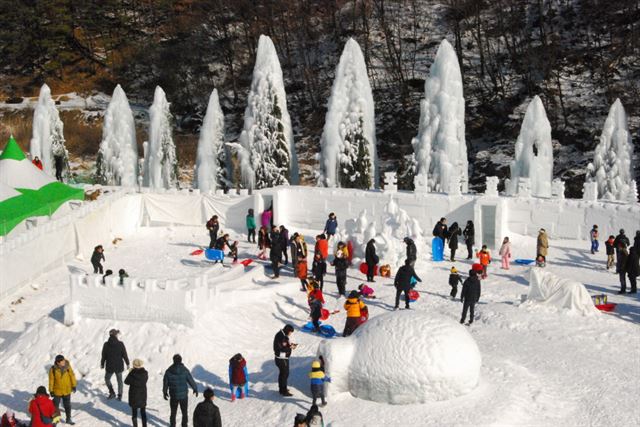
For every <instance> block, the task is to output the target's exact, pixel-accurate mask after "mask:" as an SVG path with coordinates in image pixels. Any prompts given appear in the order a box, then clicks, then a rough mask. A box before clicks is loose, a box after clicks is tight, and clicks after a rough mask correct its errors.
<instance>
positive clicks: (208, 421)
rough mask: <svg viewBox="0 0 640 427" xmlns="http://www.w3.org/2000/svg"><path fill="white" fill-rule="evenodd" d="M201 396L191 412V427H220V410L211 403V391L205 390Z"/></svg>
mask: <svg viewBox="0 0 640 427" xmlns="http://www.w3.org/2000/svg"><path fill="white" fill-rule="evenodd" d="M203 396H204V400H203V401H202V402H200V403H198V404H197V405H196V409H195V411H193V427H222V419H221V418H220V409H218V407H217V406H216V405H215V404H214V403H213V396H214V393H213V389H211V388H207V389H206V390H205V391H204V394H203Z"/></svg>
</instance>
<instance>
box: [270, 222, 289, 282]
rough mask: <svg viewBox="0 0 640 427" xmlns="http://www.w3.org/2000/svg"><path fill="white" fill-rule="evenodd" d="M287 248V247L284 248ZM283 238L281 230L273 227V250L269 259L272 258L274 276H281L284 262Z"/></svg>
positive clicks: (275, 277)
mask: <svg viewBox="0 0 640 427" xmlns="http://www.w3.org/2000/svg"><path fill="white" fill-rule="evenodd" d="M284 250H286V248H284ZM282 251H283V247H282V239H281V238H280V231H279V230H278V228H277V227H273V231H272V232H271V252H269V259H270V260H271V268H272V269H273V278H274V279H277V278H278V277H280V263H282Z"/></svg>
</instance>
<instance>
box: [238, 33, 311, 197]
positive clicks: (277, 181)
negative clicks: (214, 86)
mask: <svg viewBox="0 0 640 427" xmlns="http://www.w3.org/2000/svg"><path fill="white" fill-rule="evenodd" d="M235 147H236V149H238V152H239V154H240V168H241V171H242V181H243V183H244V186H245V187H246V188H258V189H259V188H266V187H274V186H276V185H283V184H289V183H291V184H297V183H298V160H297V156H296V151H295V145H294V143H293V130H292V128H291V118H290V117H289V112H288V111H287V95H286V93H285V90H284V80H283V78H282V69H281V68H280V61H279V60H278V54H277V52H276V48H275V46H274V45H273V42H272V41H271V39H270V38H269V37H267V36H265V35H261V36H260V40H259V41H258V52H257V54H256V65H255V67H254V68H253V80H252V82H251V91H250V92H249V96H248V98H247V108H246V109H245V112H244V128H243V130H242V133H241V134H240V145H239V146H238V145H236V146H235Z"/></svg>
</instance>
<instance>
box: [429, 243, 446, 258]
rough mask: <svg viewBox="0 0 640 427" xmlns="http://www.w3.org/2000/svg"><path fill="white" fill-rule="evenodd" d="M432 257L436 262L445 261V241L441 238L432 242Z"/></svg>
mask: <svg viewBox="0 0 640 427" xmlns="http://www.w3.org/2000/svg"><path fill="white" fill-rule="evenodd" d="M431 256H432V259H433V260H434V261H437V262H438V261H444V240H442V239H441V238H439V237H434V238H433V239H432V240H431Z"/></svg>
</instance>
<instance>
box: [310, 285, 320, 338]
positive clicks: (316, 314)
mask: <svg viewBox="0 0 640 427" xmlns="http://www.w3.org/2000/svg"><path fill="white" fill-rule="evenodd" d="M309 309H310V311H311V313H310V314H311V322H312V323H313V332H320V317H322V301H321V300H320V299H318V298H316V297H315V296H314V295H313V294H311V295H309Z"/></svg>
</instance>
